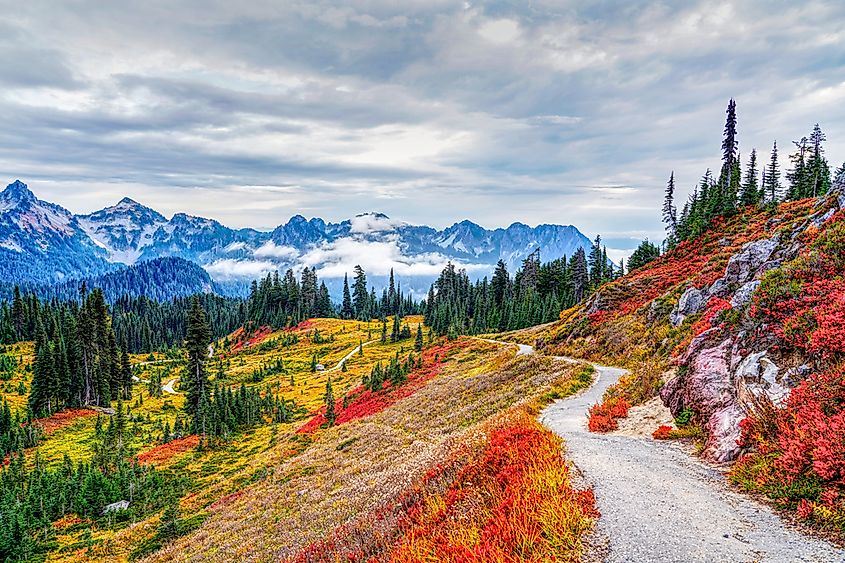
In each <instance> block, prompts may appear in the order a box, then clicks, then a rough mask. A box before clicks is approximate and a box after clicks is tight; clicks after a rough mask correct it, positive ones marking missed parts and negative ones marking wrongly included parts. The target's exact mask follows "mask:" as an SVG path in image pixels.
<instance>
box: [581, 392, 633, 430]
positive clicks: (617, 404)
mask: <svg viewBox="0 0 845 563" xmlns="http://www.w3.org/2000/svg"><path fill="white" fill-rule="evenodd" d="M630 408H631V404H630V403H629V402H628V401H627V399H625V397H610V398H607V399H605V400H604V402H603V403H601V404H596V405H593V406H592V407H590V411H589V420H588V421H587V428H588V429H589V430H590V432H611V431H613V430H616V429H617V428H619V423H618V422H616V419H618V418H625V417H626V416H628V409H630Z"/></svg>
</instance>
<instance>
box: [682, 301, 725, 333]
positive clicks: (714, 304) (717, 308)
mask: <svg viewBox="0 0 845 563" xmlns="http://www.w3.org/2000/svg"><path fill="white" fill-rule="evenodd" d="M730 308H731V303H730V301H726V300H724V299H721V298H719V297H711V298H710V301H708V302H707V308H706V309H705V310H704V315H703V316H702V317H701V318H700V319H699V320H698V322H696V323H695V324H694V325H692V336H693V338H694V337H696V336H698V335H699V334H701V333H703V332H705V331H707V330H710V329H711V328H713V319H715V318H716V315H718V314H719V313H721V312H722V311H727V310H728V309H730Z"/></svg>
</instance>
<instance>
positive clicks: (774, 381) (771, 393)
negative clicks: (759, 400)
mask: <svg viewBox="0 0 845 563" xmlns="http://www.w3.org/2000/svg"><path fill="white" fill-rule="evenodd" d="M779 374H780V368H778V366H777V364H775V363H774V362H773V361H772V360H771V359H770V358H769V357H768V355H767V353H766V352H756V353H754V354H751V355H749V356H748V357H746V358H744V359H743V360H742V361H741V362H740V363H739V365H738V366H737V368H736V372H735V378H736V381H737V396H738V397H739V399H740V401H741V402H746V401H748V400H750V397H747V394H749V393H750V394H752V395H754V396H756V397H759V396H761V395H766V396H768V397H769V398H770V399H771V400H772V402H773V403H774V404H775V405H777V406H780V405H781V404H783V402H784V401H785V400H786V398H787V397H789V391H790V389H791V386H789V385H786V384H785V383H784V381H783V376H781V375H779Z"/></svg>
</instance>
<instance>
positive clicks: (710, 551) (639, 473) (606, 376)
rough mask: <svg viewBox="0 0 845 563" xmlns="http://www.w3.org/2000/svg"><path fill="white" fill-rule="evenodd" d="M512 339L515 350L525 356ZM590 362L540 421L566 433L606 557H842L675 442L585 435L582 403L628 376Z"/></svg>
mask: <svg viewBox="0 0 845 563" xmlns="http://www.w3.org/2000/svg"><path fill="white" fill-rule="evenodd" d="M501 344H511V343H504V342H501ZM518 346H519V352H518V354H521V355H525V354H531V353H533V348H531V347H530V346H526V345H524V344H519V345H518ZM556 358H557V359H560V360H568V361H572V360H571V359H569V358H562V357H556ZM594 367H595V368H596V379H595V381H594V382H593V385H592V386H591V387H590V388H589V389H587V390H586V391H584V392H583V393H581V394H580V395H576V396H574V397H571V398H569V399H563V400H559V401H556V402H555V403H553V404H552V405H550V406H548V407H547V408H546V409H545V410H544V411H543V412H542V413H541V416H540V421H541V422H542V423H543V424H544V425H546V426H547V427H548V428H549V429H551V430H552V431H554V432H555V433H556V434H558V435H559V436H561V437H562V438H563V439H564V440H565V444H566V450H567V458H568V459H569V460H570V461H571V462H572V463H573V464H574V465H575V468H576V469H577V470H578V471H579V472H580V473H581V474H582V476H583V477H584V479H585V480H586V481H587V482H588V483H589V485H590V486H592V487H593V490H594V492H595V495H596V503H597V505H598V508H599V510H600V512H601V518H599V519H598V526H597V532H598V534H599V536H600V537H601V538H602V539H603V540H605V541H606V542H607V552H606V553H605V554H604V555H605V560H606V561H609V562H614V563H615V562H621V561H625V562H628V561H630V562H634V561H636V562H661V563H662V562H675V561H677V562H683V563H694V562H713V561H725V562H757V561H767V562H780V561H784V562H787V561H788V562H808V563H809V562H813V563H823V562H824V563H826V562H836V561H838V562H843V561H845V550H843V549H840V548H838V547H836V546H834V545H832V544H830V543H828V542H826V541H824V540H821V539H817V538H814V537H810V536H807V535H805V534H802V533H801V532H799V531H797V530H794V529H792V528H790V527H789V526H788V525H787V524H786V522H785V521H784V520H783V519H781V518H780V517H779V516H778V515H777V514H776V513H774V512H773V511H772V510H771V509H770V508H769V507H767V506H765V505H763V504H761V503H758V502H756V501H754V500H752V499H751V498H749V497H747V496H745V495H742V494H739V493H737V492H734V491H732V490H730V489H729V488H728V486H727V484H726V482H725V476H724V475H723V474H722V473H721V472H720V471H718V470H717V469H715V468H714V467H712V466H710V465H707V464H706V463H704V462H702V461H700V460H698V459H696V458H694V457H692V456H690V455H689V454H688V453H686V452H685V451H684V450H683V449H682V448H681V447H680V446H679V445H677V444H673V443H671V442H664V441H657V440H651V439H643V438H631V437H627V436H618V435H613V434H594V433H591V432H589V431H588V430H587V425H586V422H587V417H586V413H587V410H588V409H589V408H590V406H592V405H593V404H595V403H597V402H599V401H600V400H601V398H602V395H603V394H604V392H605V390H606V389H607V388H608V387H610V386H611V385H612V384H614V383H616V381H617V380H618V379H619V377H620V376H622V375H624V374H625V373H627V371H626V370H624V369H621V368H614V367H607V366H600V365H596V364H594Z"/></svg>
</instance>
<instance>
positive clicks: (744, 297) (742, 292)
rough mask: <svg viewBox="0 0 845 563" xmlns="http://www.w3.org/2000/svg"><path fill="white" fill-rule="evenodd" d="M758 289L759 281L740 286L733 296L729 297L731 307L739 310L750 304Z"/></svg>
mask: <svg viewBox="0 0 845 563" xmlns="http://www.w3.org/2000/svg"><path fill="white" fill-rule="evenodd" d="M758 287H760V280H753V281H750V282H746V283H744V284H742V285H741V286H740V288H739V289H737V290H736V293H734V294H733V297H731V307H734V308H740V307H745V306H746V305H748V304H749V303H751V298H752V297H753V295H754V292H755V291H756V290H757V288H758Z"/></svg>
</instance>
